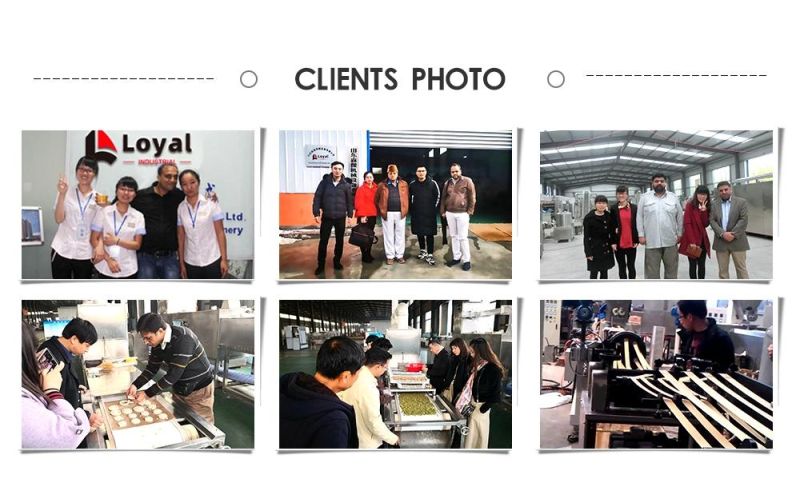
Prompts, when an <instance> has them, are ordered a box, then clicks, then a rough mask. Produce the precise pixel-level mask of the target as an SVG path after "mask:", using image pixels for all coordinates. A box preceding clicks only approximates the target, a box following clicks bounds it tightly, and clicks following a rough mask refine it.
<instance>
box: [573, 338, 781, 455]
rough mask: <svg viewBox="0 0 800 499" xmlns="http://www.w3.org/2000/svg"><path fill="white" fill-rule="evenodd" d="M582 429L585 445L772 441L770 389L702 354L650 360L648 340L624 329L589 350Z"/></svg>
mask: <svg viewBox="0 0 800 499" xmlns="http://www.w3.org/2000/svg"><path fill="white" fill-rule="evenodd" d="M589 357H590V361H589V363H588V378H589V384H588V387H587V389H586V391H584V392H582V393H581V394H580V404H581V406H582V408H583V418H582V421H581V429H580V435H581V439H582V443H583V446H584V447H586V448H593V447H597V446H601V447H674V448H688V447H700V448H725V449H734V448H762V449H763V448H771V447H772V441H773V431H772V421H773V413H772V389H771V388H770V387H769V386H766V385H764V384H762V383H759V382H758V381H755V380H753V379H752V378H749V377H747V376H743V375H742V374H740V373H738V372H735V371H733V372H717V371H713V370H712V363H711V362H708V361H705V360H703V359H697V358H691V359H687V358H683V357H681V356H679V355H678V356H675V357H673V358H672V359H669V362H670V364H667V363H662V362H661V361H659V363H658V365H656V366H651V365H650V364H649V362H648V361H647V356H646V351H645V344H644V342H643V341H642V339H641V337H639V336H638V335H637V334H635V333H633V332H622V333H617V334H615V335H613V336H612V337H611V338H610V339H608V340H606V341H604V342H602V343H601V344H599V345H597V346H596V348H594V349H592V351H591V354H590V355H589Z"/></svg>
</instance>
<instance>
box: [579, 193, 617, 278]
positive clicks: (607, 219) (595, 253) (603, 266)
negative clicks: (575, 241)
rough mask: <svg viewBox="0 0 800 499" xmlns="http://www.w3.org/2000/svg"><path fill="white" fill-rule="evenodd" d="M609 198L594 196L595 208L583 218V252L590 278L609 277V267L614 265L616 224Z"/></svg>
mask: <svg viewBox="0 0 800 499" xmlns="http://www.w3.org/2000/svg"><path fill="white" fill-rule="evenodd" d="M606 208H608V198H606V197H605V196H603V195H602V194H600V195H598V196H597V197H596V198H594V210H592V211H590V212H589V213H587V214H586V216H585V217H584V218H583V252H584V254H585V255H586V269H587V270H588V271H589V279H597V276H598V274H599V276H600V279H608V269H610V268H612V267H614V251H615V250H616V249H617V245H616V244H614V237H615V236H614V232H615V227H616V225H615V224H614V220H613V219H612V217H611V214H610V213H609V212H608V211H607V209H606Z"/></svg>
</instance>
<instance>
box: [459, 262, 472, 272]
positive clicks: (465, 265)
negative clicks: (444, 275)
mask: <svg viewBox="0 0 800 499" xmlns="http://www.w3.org/2000/svg"><path fill="white" fill-rule="evenodd" d="M461 268H462V269H464V270H469V269H471V268H472V264H471V263H469V262H464V265H462V266H461Z"/></svg>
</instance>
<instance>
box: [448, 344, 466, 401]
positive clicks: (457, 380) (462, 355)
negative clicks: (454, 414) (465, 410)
mask: <svg viewBox="0 0 800 499" xmlns="http://www.w3.org/2000/svg"><path fill="white" fill-rule="evenodd" d="M471 367H472V358H471V357H470V355H469V348H468V347H467V343H466V342H465V341H464V340H463V339H461V338H454V339H453V340H452V341H451V342H450V369H449V370H448V371H447V379H446V383H447V386H448V387H450V388H451V390H452V396H451V397H450V401H451V402H452V403H454V404H455V403H456V401H457V400H458V397H459V395H461V390H463V389H464V385H465V384H467V378H469V372H470V368H471ZM451 385H452V386H451Z"/></svg>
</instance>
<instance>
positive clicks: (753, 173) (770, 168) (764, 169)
mask: <svg viewBox="0 0 800 499" xmlns="http://www.w3.org/2000/svg"><path fill="white" fill-rule="evenodd" d="M777 162H778V158H776V157H775V153H770V154H765V155H764V156H758V157H757V158H752V159H748V160H747V161H746V167H745V172H746V176H748V177H757V176H759V175H772V172H774V171H775V166H777V165H776V163H777ZM763 180H768V178H764V179H763Z"/></svg>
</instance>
